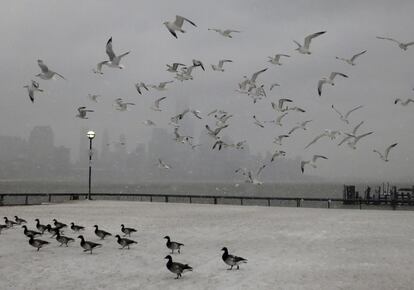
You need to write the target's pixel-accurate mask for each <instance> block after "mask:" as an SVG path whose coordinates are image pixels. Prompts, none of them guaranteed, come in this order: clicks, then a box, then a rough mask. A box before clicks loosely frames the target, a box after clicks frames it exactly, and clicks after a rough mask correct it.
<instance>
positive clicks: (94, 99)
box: [88, 94, 101, 103]
mask: <svg viewBox="0 0 414 290" xmlns="http://www.w3.org/2000/svg"><path fill="white" fill-rule="evenodd" d="M99 97H101V96H100V95H95V94H88V98H89V99H91V101H94V102H95V103H97V102H98V98H99Z"/></svg>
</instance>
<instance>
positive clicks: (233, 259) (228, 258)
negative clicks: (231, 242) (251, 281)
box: [221, 247, 247, 270]
mask: <svg viewBox="0 0 414 290" xmlns="http://www.w3.org/2000/svg"><path fill="white" fill-rule="evenodd" d="M221 250H222V251H223V252H224V253H223V255H222V256H221V258H222V259H223V261H224V263H226V264H227V265H229V266H230V268H229V269H227V270H232V269H233V266H237V270H239V267H240V264H242V263H247V259H245V258H242V257H238V256H234V255H230V254H229V251H228V250H227V248H226V247H223V248H222V249H221Z"/></svg>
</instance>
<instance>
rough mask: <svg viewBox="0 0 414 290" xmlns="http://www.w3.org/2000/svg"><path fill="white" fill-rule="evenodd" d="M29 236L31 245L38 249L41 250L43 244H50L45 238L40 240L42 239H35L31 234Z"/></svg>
mask: <svg viewBox="0 0 414 290" xmlns="http://www.w3.org/2000/svg"><path fill="white" fill-rule="evenodd" d="M29 238H30V239H29V245H31V246H32V247H34V248H37V251H39V250H40V248H42V247H43V246H45V245H47V244H49V242H47V241H43V240H40V239H34V238H33V236H30V237H29Z"/></svg>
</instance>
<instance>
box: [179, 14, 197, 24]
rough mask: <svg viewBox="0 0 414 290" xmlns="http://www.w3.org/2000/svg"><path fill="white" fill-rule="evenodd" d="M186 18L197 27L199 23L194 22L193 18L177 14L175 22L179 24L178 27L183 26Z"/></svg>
mask: <svg viewBox="0 0 414 290" xmlns="http://www.w3.org/2000/svg"><path fill="white" fill-rule="evenodd" d="M184 20H185V21H187V22H188V23H190V24H192V25H194V26H195V27H197V25H196V24H195V23H194V22H192V21H191V20H189V19H187V18H185V17H182V16H180V15H176V16H175V21H174V24H175V25H177V26H178V27H182V26H183V23H184Z"/></svg>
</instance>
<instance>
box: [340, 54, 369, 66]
mask: <svg viewBox="0 0 414 290" xmlns="http://www.w3.org/2000/svg"><path fill="white" fill-rule="evenodd" d="M366 52H367V51H366V50H364V51H362V52H360V53H357V54H354V55H353V56H352V57H351V58H349V59H348V58H342V57H337V56H336V57H335V58H336V59H339V60H342V61H344V62H346V63H347V64H350V65H355V60H356V59H357V57H359V56H361V55H363V54H364V53H366Z"/></svg>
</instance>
